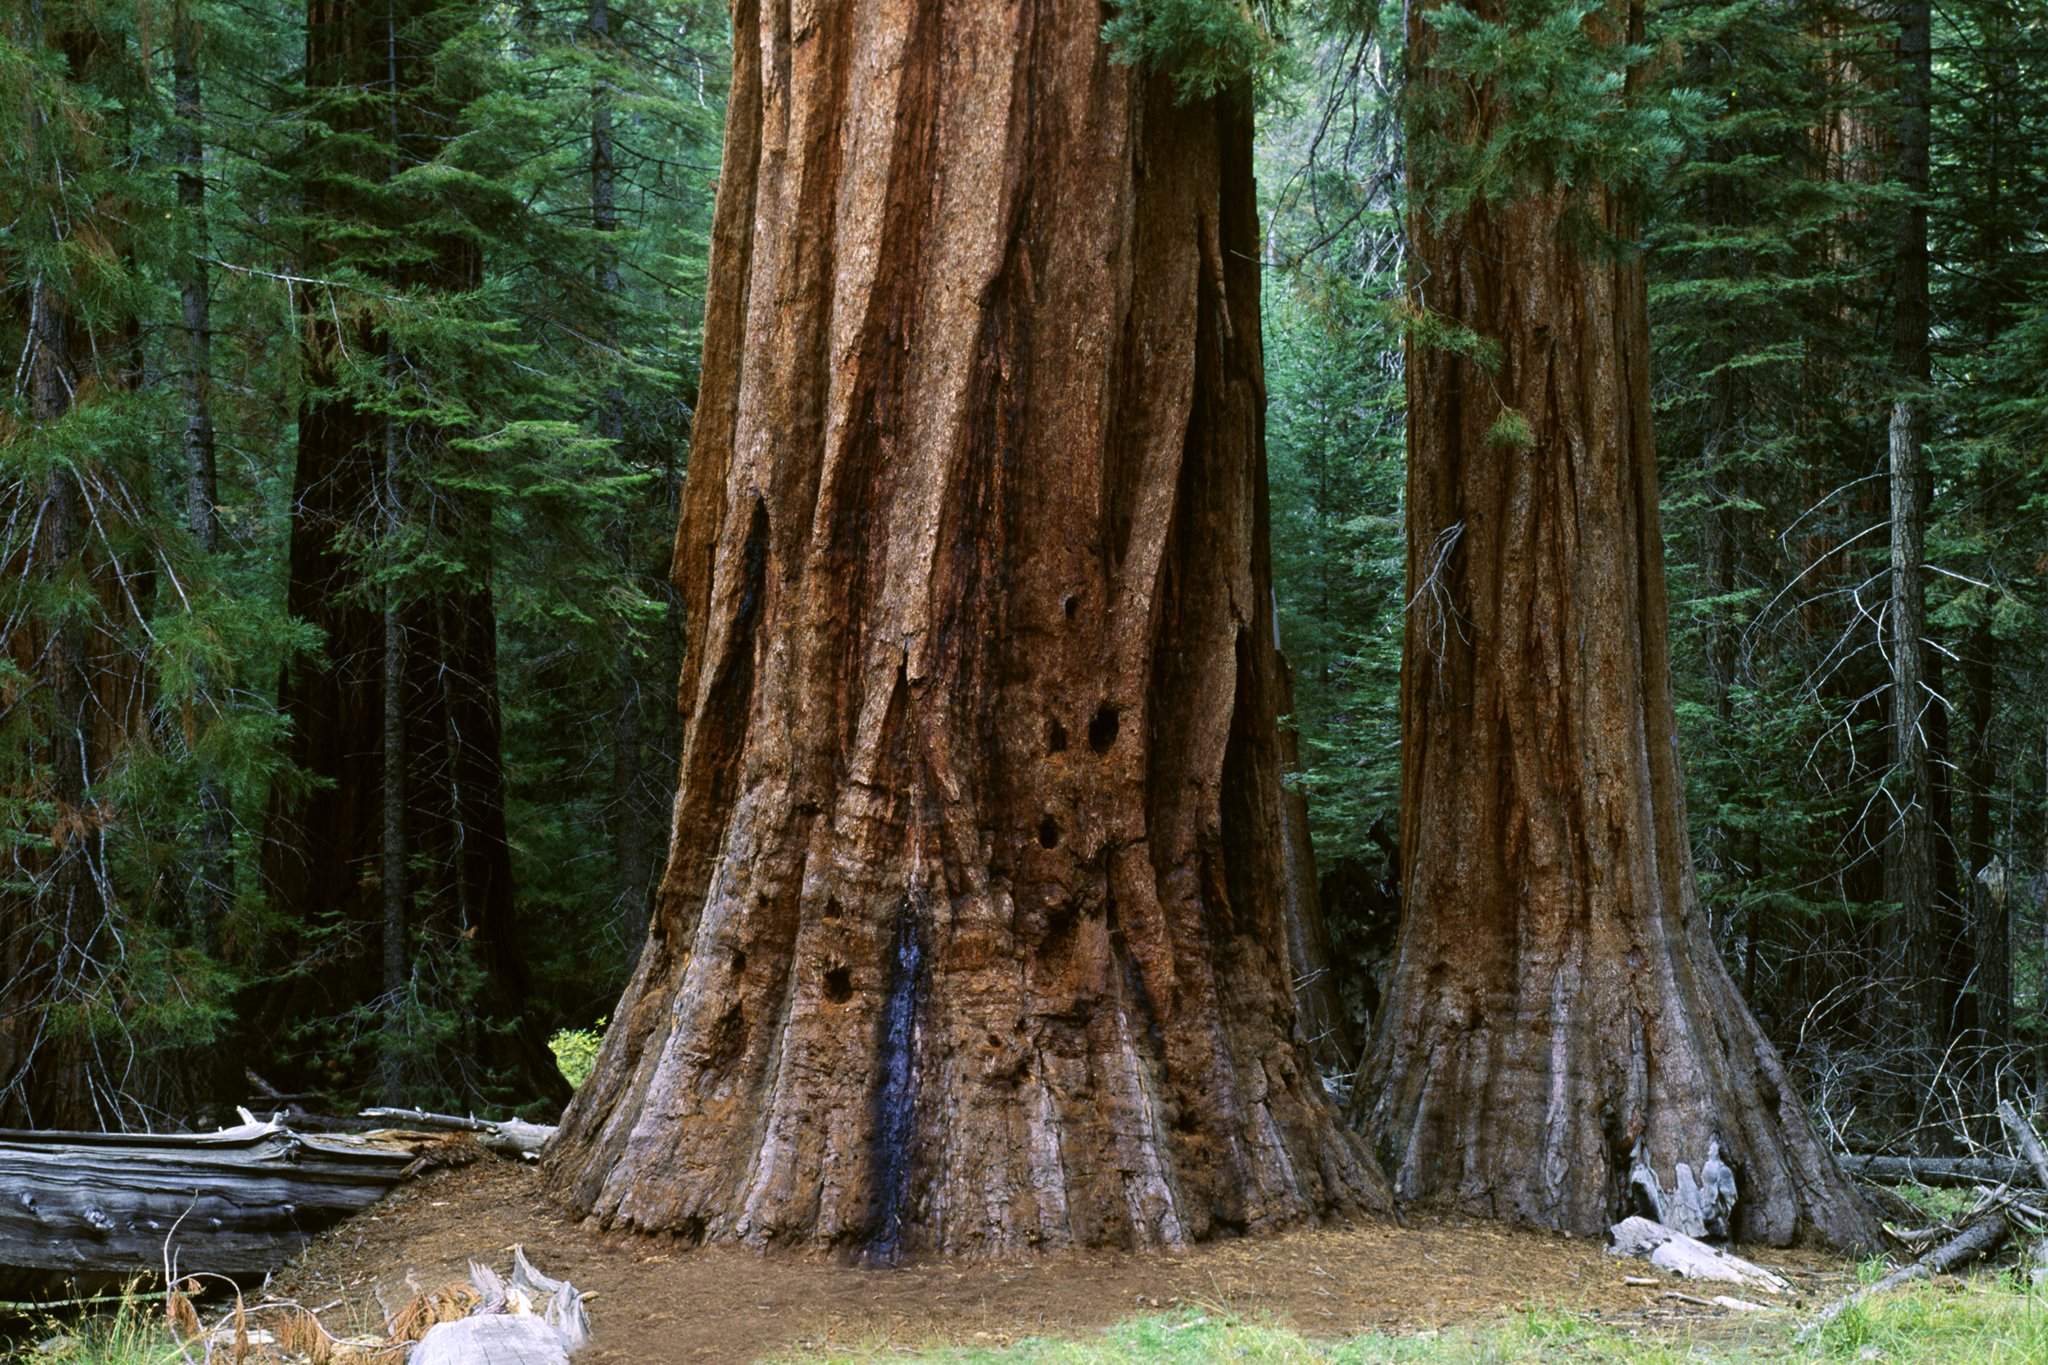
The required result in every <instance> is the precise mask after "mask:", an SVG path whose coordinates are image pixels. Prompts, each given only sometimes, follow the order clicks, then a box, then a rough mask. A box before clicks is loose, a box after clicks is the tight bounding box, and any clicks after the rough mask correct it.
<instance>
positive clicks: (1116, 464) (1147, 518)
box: [548, 0, 1380, 1259]
mask: <svg viewBox="0 0 2048 1365" xmlns="http://www.w3.org/2000/svg"><path fill="white" fill-rule="evenodd" d="M764 11H765V12H764ZM733 20H734V43H733V52H734V71H733V82H732V93H731V98H730V103H729V106H728V124H727V138H726V153H725V164H724V168H723V171H722V173H721V177H720V181H719V196H718V208H717V214H716V220H715V224H714V233H713V265H712V268H711V294H710V298H709V301H708V311H707V322H706V340H705V365H704V390H703V394H702V396H701V400H700V403H699V406H698V419H697V425H696V445H695V449H694V451H693V454H692V460H691V465H690V472H689V478H688V482H687V485H686V489H685V495H684V508H683V515H682V521H681V526H680V528H679V531H678V536H677V542H676V576H677V582H678V585H679V586H680V588H681V590H682V594H683V598H684V601H685V612H686V619H687V620H688V623H689V628H690V632H691V641H690V650H689V654H688V657H687V660H686V662H685V666H684V673H683V678H682V683H681V691H680V695H681V698H682V703H683V707H684V710H685V712H686V714H687V717H688V719H687V721H686V725H685V731H684V739H683V754H684V757H683V771H682V781H681V791H680V793H679V795H678V798H677V802H676V809H675V820H674V825H673V836H672V842H671V844H670V849H669V859H668V867H667V872H666V875H665V877H664V879H663V883H662V889H661V893H660V896H659V899H658V902H657V907H656V913H655V917H654V922H653V926H652V930H651V935H650V939H649V942H648V946H647V949H646V952H645V953H644V954H643V956H642V957H641V959H640V964H639V967H638V969H637V971H636V973H635V975H634V978H633V980H632V982H631V984H630V985H629V986H628V987H627V989H626V993H625V997H624V998H623V999H622V1000H621V1001H620V1003H619V1006H618V1009H617V1011H616V1012H615V1014H614V1016H613V1021H614V1022H613V1025H612V1029H611V1032H610V1034H609V1035H608V1037H607V1039H606V1042H605V1046H604V1048H603V1050H602V1052H601V1053H600V1056H599V1058H598V1061H597V1066H596V1069H595V1071H594V1072H593V1074H592V1076H591V1078H590V1080H589V1081H587V1082H586V1083H585V1085H584V1086H583V1088H582V1089H581V1090H580V1091H579V1092H578V1094H577V1097H576V1100H575V1102H574V1103H573V1104H572V1105H571V1106H570V1109H569V1112H568V1113H567V1114H566V1115H565V1116H564V1120H563V1128H562V1130H561V1133H560V1135H559V1137H558V1138H557V1140H556V1143H555V1145H554V1147H553V1149H552V1151H551V1154H550V1156H549V1158H548V1163H549V1169H550V1170H551V1172H552V1178H553V1180H554V1182H555V1183H556V1185H557V1186H558V1187H559V1188H560V1189H561V1190H562V1191H563V1192H564V1193H565V1194H566V1196H567V1198H568V1200H569V1202H570V1203H571V1205H572V1206H573V1207H575V1208H577V1209H579V1210H582V1211H586V1212H589V1213H592V1214H594V1215H596V1216H597V1217H598V1218H599V1219H601V1220H602V1221H604V1222H605V1223H607V1224H610V1225H613V1226H626V1227H637V1228H646V1229H665V1230H669V1231H673V1232H676V1233H679V1234H681V1235H684V1236H687V1237H691V1238H704V1239H709V1240H714V1241H727V1242H744V1243H750V1244H755V1245H765V1244H770V1243H794V1244H808V1245H828V1244H829V1245H840V1246H847V1247H854V1248H861V1249H863V1250H865V1252H866V1253H867V1254H868V1255H870V1256H873V1257H876V1258H883V1259H886V1258H888V1257H891V1256H893V1255H895V1254H897V1253H898V1252H900V1251H912V1250H919V1249H930V1250H943V1251H963V1252H964V1251H975V1252H981V1253H989V1254H999V1253H1015V1252H1021V1251H1025V1250H1027V1249H1030V1248H1034V1247H1057V1246H1066V1245H1092V1244H1119V1245H1156V1244H1179V1243H1184V1242H1189V1241H1194V1240H1197V1239H1200V1238H1203V1237H1208V1236H1213V1235H1216V1234H1219V1233H1223V1232H1232V1231H1245V1230H1264V1229H1268V1228H1273V1227H1277V1226H1280V1225H1283V1224H1286V1223H1290V1222H1294V1221H1298V1220H1301V1219H1304V1218H1313V1217H1317V1216H1321V1215H1324V1214H1327V1213H1333V1212H1337V1211H1340V1210H1345V1209H1353V1208H1357V1207H1359V1206H1361V1205H1364V1204H1367V1203H1376V1202H1380V1186H1379V1184H1378V1181H1377V1179H1376V1177H1375V1176H1374V1175H1373V1173H1372V1170H1371V1166H1370V1162H1369V1159H1368V1158H1367V1157H1366V1155H1365V1153H1364V1152H1363V1150H1362V1149H1361V1148H1360V1147H1359V1146H1358V1145H1357V1144H1356V1142H1355V1140H1354V1139H1353V1138H1351V1137H1350V1136H1349V1135H1348V1134H1346V1133H1345V1132H1344V1131H1343V1129H1342V1127H1341V1125H1340V1124H1339V1123H1338V1122H1337V1119H1336V1116H1335V1114H1334V1113H1333V1111H1332V1109H1331V1108H1330V1105H1329V1103H1328V1101H1327V1100H1326V1099H1325V1097H1324V1095H1323V1093H1322V1088H1321V1085H1320V1083H1319V1081H1318V1080H1317V1078H1316V1076H1315V1073H1314V1069H1313V1067H1312V1066H1311V1064H1310V1062H1309V1058H1308V1055H1307V1052H1306V1049H1305V1048H1304V1047H1303V1046H1302V1045H1301V1043H1300V1042H1299V1041H1298V1039H1297V1036H1296V1023H1295V1020H1296V1015H1295V1009H1294V1004H1293V1001H1292V998H1291V994H1290V992H1289V989H1288V984H1289V983H1288V963H1287V954H1286V938H1285V931H1284V926H1283V924H1282V919H1281V914H1282V907H1281V904H1280V885H1281V881H1282V865H1281V859H1282V850H1281V817H1280V799H1281V785H1280V763H1279V742H1278V735H1277V727H1276V724H1275V715H1276V712H1275V703H1276V701H1277V693H1278V678H1277V668H1278V660H1277V657H1276V654H1275V651H1274V649H1273V647H1272V640H1273V624H1272V619H1271V612H1272V608H1271V599H1270V567H1269V548H1268V544H1267V510H1266V505H1265V464H1264V457H1263V449H1262V446H1261V440H1260V418H1261V411H1262V408H1263V403H1264V385H1263V377H1262V374H1261V371H1260V361H1259V330H1258V329H1259V299H1258V290H1259V282H1258V233H1257V225H1256V221H1255V205H1254V198H1253V187H1252V180H1251V156H1250V153H1251V116H1250V115H1251V111H1250V105H1249V102H1248V100H1246V99H1244V98H1242V97H1233V98H1229V99H1224V100H1219V101H1215V102H1204V103H1200V104H1195V105H1190V106H1185V107H1183V106H1178V105H1176V104H1175V102H1174V99H1173V95H1172V90H1171V86H1170V83H1169V82H1168V80H1167V79H1166V78H1164V77H1159V78H1154V79H1151V80H1146V79H1144V78H1141V77H1139V76H1137V75H1136V74H1134V73H1133V72H1132V71H1131V70H1130V69H1129V68H1127V67H1124V66H1120V65H1117V64H1115V63H1113V62H1112V61H1111V60H1110V54H1109V53H1108V52H1107V51H1106V50H1105V49H1104V47H1103V45H1102V43H1101V42H1100V40H1099V37H1098V29H1099V27H1100V23H1101V17H1100V14H1099V13H1098V12H1097V10H1096V9H1095V8H1094V7H1093V6H1078V7H1075V6H1066V7H1050V6H1039V5H1033V4H1026V3H1021V0H1012V2H1010V3H1002V2H1000V0H998V2H995V3H987V4H977V5H971V6H970V5H956V6H910V5H902V4H895V3H887V2H886V0H852V2H850V3H846V4H842V5H836V6H830V7H824V8H821V9H819V10H817V11H816V12H815V13H813V14H809V17H808V18H806V19H805V20H804V21H803V22H802V24H801V25H800V26H797V27H794V29H793V24H792V20H791V18H790V16H789V15H788V14H787V13H786V12H784V11H782V10H781V9H779V8H777V7H759V6H757V5H756V4H755V3H754V0H740V3H739V4H738V5H737V6H736V8H735V11H734V16H733Z"/></svg>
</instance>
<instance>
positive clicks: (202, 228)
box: [171, 3, 234, 952]
mask: <svg viewBox="0 0 2048 1365" xmlns="http://www.w3.org/2000/svg"><path fill="white" fill-rule="evenodd" d="M171 24H172V32H171V103H172V110H173V112H174V113H175V115H176V119H175V121H174V122H173V124H172V129H171V144H172V155H173V158H174V160H175V162H176V165H177V167H178V173H177V182H178V208H179V211H180V212H181V213H182V214H183V216H184V226H185V244H184V249H183V250H182V251H180V253H179V255H178V271H177V273H178V316H179V321H180V324H181V326H180V340H181V342H182V346H181V350H182V352H183V354H182V356H181V364H180V366H179V389H180V393H181V396H182V398H183V400H184V406H185V422H184V429H183V445H184V457H185V461H184V462H185V522H186V526H187V527H188V528H189V529H190V530H191V532H192V538H193V540H195V541H196V542H198V545H199V548H200V550H201V551H203V552H204V553H206V554H209V555H211V554H213V553H215V552H217V551H218V550H219V548H220V511H219V507H220V490H219V482H218V477H217V472H216V467H215V459H214V440H213V405H212V387H213V334H212V325H211V319H210V315H211V311H212V291H211V288H210V283H211V282H210V280H209V278H208V271H207V265H206V256H207V249H208V248H207V236H208V234H207V220H206V153H205V141H204V132H203V130H204V123H203V118H204V115H205V106H204V102H203V100H202V97H201V86H200V64H199V25H198V21H197V20H196V19H194V18H193V16H192V14H191V12H190V9H189V8H188V7H187V6H186V5H185V4H183V3H180V4H179V6H178V8H177V10H176V12H175V13H174V14H173V15H172V18H171ZM193 690H194V693H195V695H194V697H193V706H194V709H195V710H198V711H200V712H202V713H205V712H209V711H212V710H213V709H214V708H215V707H217V706H218V704H219V702H218V699H217V698H216V697H215V695H214V689H213V686H212V680H211V678H210V676H209V674H208V672H207V670H205V669H204V668H203V667H202V669H201V670H200V674H199V677H198V680H197V682H196V684H195V686H194V689H193ZM232 837H233V836H232V826H231V814H230V812H229V810H228V803H227V796H226V793H225V791H224V790H223V788H222V785H221V781H220V777H219V775H218V774H217V773H215V772H214V770H213V767H212V765H211V764H210V763H207V762H206V761H205V760H204V759H201V760H199V849H198V856H199V865H198V869H197V883H198V884H197V885H196V886H195V887H193V889H192V892H191V895H190V897H189V901H188V906H187V915H188V917H189V919H190V928H191V934H192V940H193V942H194V943H195V944H197V945H198V946H199V948H200V949H201V950H202V951H205V952H211V951H212V950H213V948H214V940H215V936H216V933H217V930H218V926H219V925H220V922H221V920H222V918H223V917H224V916H225V915H226V914H227V910H228V907H229V905H230V904H231V903H232V901H233V898H234V868H233V864H232V854H231V852H230V845H231V840H232Z"/></svg>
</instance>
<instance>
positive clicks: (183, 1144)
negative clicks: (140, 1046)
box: [0, 1123, 413, 1275]
mask: <svg viewBox="0 0 2048 1365" xmlns="http://www.w3.org/2000/svg"><path fill="white" fill-rule="evenodd" d="M412 1159H413V1152H412V1151H411V1150H410V1149H409V1148H408V1147H407V1146H405V1145H404V1144H401V1143H377V1142H373V1141H369V1140H366V1139H362V1138H351V1137H342V1136H317V1137H316V1136H312V1135H308V1134H303V1133H296V1132H293V1131H292V1130H290V1129H288V1128H284V1127H281V1126H279V1125H277V1124H272V1123H245V1124H243V1125H241V1126H239V1127H236V1128H227V1129H223V1130H221V1131H219V1132H215V1133H172V1134H148V1133H60V1132H29V1131H22V1130H0V1266H11V1267H21V1268H25V1269H32V1270H54V1271H65V1272H71V1273H92V1272H107V1273H113V1274H129V1273H133V1272H136V1271H156V1270H161V1269H163V1267H164V1265H165V1261H166V1256H167V1254H168V1257H169V1259H170V1263H171V1265H172V1267H173V1268H174V1269H175V1270H176V1271H178V1272H179V1273H189V1272H194V1271H211V1272H214V1273H218V1274H224V1275H243V1274H252V1273H257V1272H261V1271H265V1270H269V1269H271V1268H273V1267H275V1266H278V1265H281V1264H283V1263H284V1262H285V1261H286V1260H289V1259H290V1258H291V1257H292V1256H294V1255H296V1254H297V1253H298V1252H299V1251H300V1250H301V1249H302V1248H303V1247H304V1246H305V1244H306V1242H307V1241H308V1240H309V1239H310V1238H311V1237H312V1235H313V1234H314V1233H316V1232H318V1231H320V1230H321V1229H322V1228H325V1227H328V1226H330V1225H332V1224H333V1223H335V1222H337V1221H339V1220H340V1219H342V1218H345V1217H347V1216H348V1215H349V1214H352V1213H355V1212H357V1211H358V1210H360V1209H362V1208H365V1207H367V1206H368V1205H370V1204H372V1203H374V1202H376V1200H377V1199H378V1198H380V1197H381V1196H382V1195H383V1194H384V1193H385V1191H387V1190H389V1189H390V1188H391V1187H392V1186H393V1185H394V1184H396V1183H397V1182H398V1180H399V1179H400V1177H401V1174H402V1172H403V1171H404V1170H405V1168H406V1167H407V1165H409V1164H410V1163H411V1161H412Z"/></svg>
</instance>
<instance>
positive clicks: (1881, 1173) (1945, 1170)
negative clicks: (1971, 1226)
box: [1836, 1156, 2034, 1185]
mask: <svg viewBox="0 0 2048 1365" xmlns="http://www.w3.org/2000/svg"><path fill="white" fill-rule="evenodd" d="M1836 1160H1838V1161H1840V1162H1841V1164H1842V1169H1843V1170H1844V1171H1846V1172H1848V1173H1849V1174H1850V1175H1853V1176H1861V1177H1862V1178H1863V1179H1865V1180H1880V1181H1885V1182H1887V1183H1892V1184H1897V1183H1901V1182H1904V1181H1917V1182H1918V1183H1920V1184H1922V1185H2032V1184H2033V1183H2034V1172H2033V1169H2032V1168H2031V1167H2030V1166H2028V1165H2027V1163H2026V1162H2024V1161H2014V1160H2011V1159H2009V1158H2006V1157H1997V1156H1844V1157H1837V1158H1836Z"/></svg>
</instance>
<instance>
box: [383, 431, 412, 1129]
mask: <svg viewBox="0 0 2048 1365" xmlns="http://www.w3.org/2000/svg"><path fill="white" fill-rule="evenodd" d="M399 448H400V447H399V434H398V429H397V427H396V425H395V424H393V423H390V422H388V421H387V422H386V423H385V428H384V516H385V521H384V534H385V536H386V538H387V540H388V541H389V542H390V543H392V544H396V543H397V541H398V538H399V536H400V535H401V534H402V533H403V531H404V527H405V504H404V502H403V492H402V489H401V486H400V483H399V479H400V474H401V471H400V459H399ZM398 593H399V589H398V587H397V585H396V584H393V585H391V586H388V587H386V588H385V590H384V598H385V600H384V652H383V659H382V663H383V668H384V687H383V693H384V787H383V793H382V795H383V812H384V818H383V845H382V850H381V854H382V856H381V858H380V860H379V866H378V871H379V881H380V886H381V890H382V895H383V902H384V924H383V950H384V951H383V964H384V972H383V995H382V998H383V1001H384V1011H383V1012H384V1035H383V1038H382V1040H381V1046H380V1047H379V1048H378V1057H377V1074H378V1081H379V1084H380V1086H381V1088H382V1090H383V1093H384V1102H385V1103H386V1104H403V1103H404V1102H405V1052H406V1046H405V1030H406V1016H407V1010H406V1003H407V996H408V994H409V991H408V986H409V984H410V977H411V971H410V962H409V958H410V953H409V951H408V947H407V944H406V931H407V924H406V920H407V914H406V909H407V906H406V878H407V875H408V872H409V869H408V867H407V857H408V854H407V850H406V837H405V823H406V790H405V788H406V780H405V779H406V760H407V749H406V742H405V695H406V689H405V622H404V618H403V604H402V603H401V601H400V600H399V596H398Z"/></svg>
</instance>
